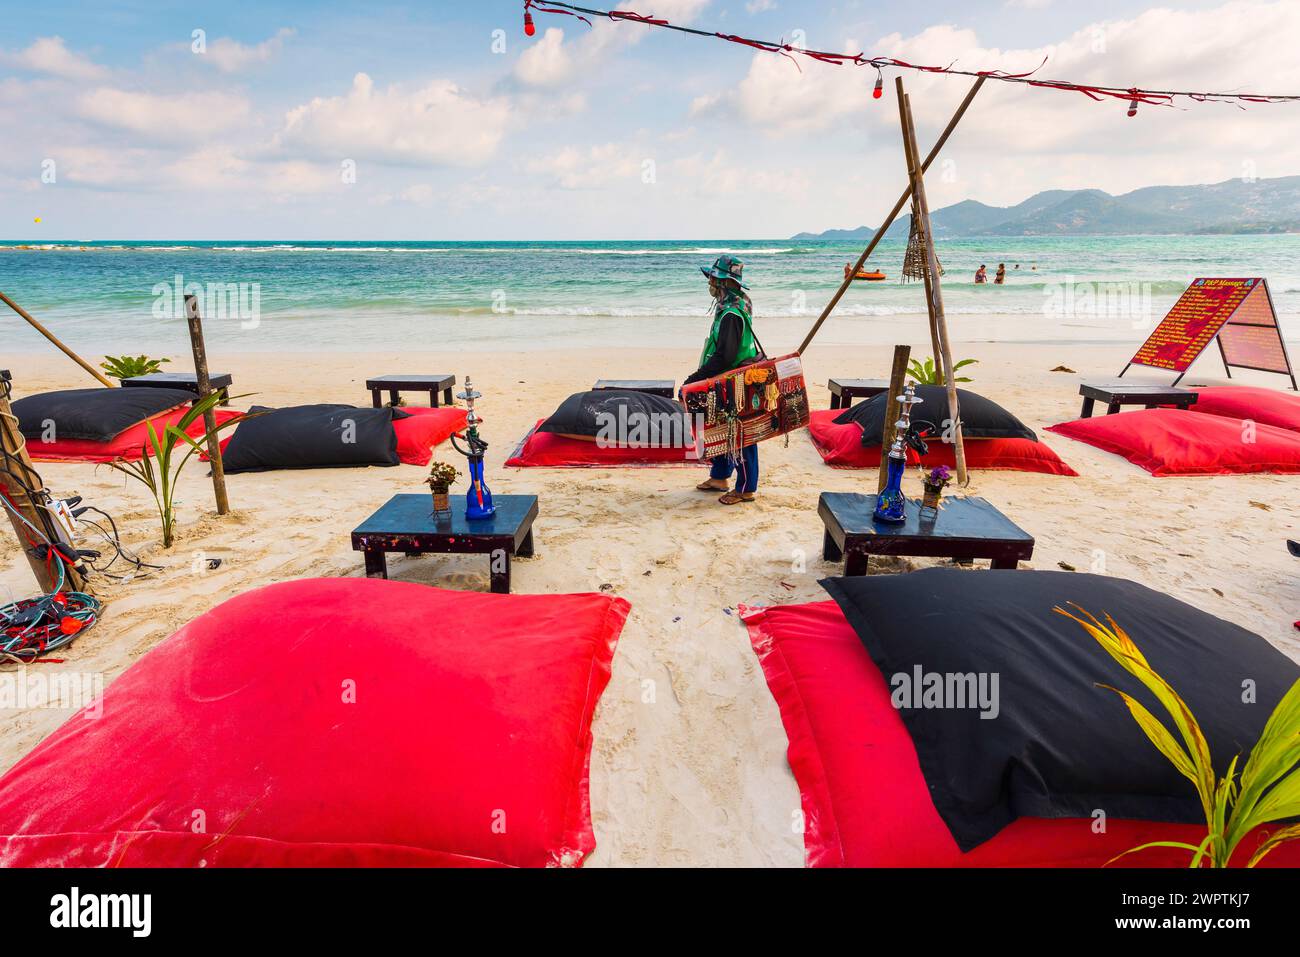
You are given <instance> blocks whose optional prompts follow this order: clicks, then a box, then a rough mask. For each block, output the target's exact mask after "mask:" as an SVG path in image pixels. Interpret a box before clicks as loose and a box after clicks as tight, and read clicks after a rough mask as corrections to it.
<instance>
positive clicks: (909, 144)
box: [894, 76, 967, 485]
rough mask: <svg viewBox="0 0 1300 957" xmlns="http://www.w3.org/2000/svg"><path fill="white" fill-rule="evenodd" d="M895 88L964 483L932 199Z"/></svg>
mask: <svg viewBox="0 0 1300 957" xmlns="http://www.w3.org/2000/svg"><path fill="white" fill-rule="evenodd" d="M894 86H895V89H897V91H898V115H899V119H900V121H901V123H902V127H903V153H904V156H905V157H906V159H907V171H908V177H909V178H910V179H911V182H912V214H913V217H914V219H913V224H914V226H915V229H916V232H917V235H918V236H919V237H920V242H921V246H922V248H923V249H924V251H925V270H924V272H925V302H926V309H927V312H928V313H929V316H930V339H931V342H932V343H933V345H934V346H935V347H936V348H935V355H936V356H941V357H942V360H941V362H940V361H937V362H936V363H935V365H936V366H940V365H941V366H942V369H943V384H945V385H946V386H947V388H948V417H949V422H948V427H947V428H946V429H944V432H945V436H944V438H945V441H946V440H947V436H946V433H947V432H949V431H950V430H951V433H952V440H953V443H954V458H955V459H956V464H957V482H958V483H959V484H961V485H965V484H966V481H967V474H966V446H965V443H964V442H963V441H962V429H961V407H960V404H959V403H958V401H957V381H956V377H955V376H954V375H953V368H952V365H953V363H952V347H951V345H950V344H949V342H948V320H947V316H946V315H945V313H944V310H943V281H942V279H941V278H940V276H941V273H940V271H939V257H938V255H937V254H936V253H935V251H934V233H933V232H932V231H931V229H930V203H929V200H927V199H926V195H925V174H924V172H923V171H922V169H921V164H920V162H919V161H918V158H919V152H920V151H919V150H918V149H917V146H916V124H915V123H914V122H913V121H912V100H911V97H909V96H908V95H907V94H906V93H905V92H904V91H903V78H902V77H901V76H900V77H895V80H894Z"/></svg>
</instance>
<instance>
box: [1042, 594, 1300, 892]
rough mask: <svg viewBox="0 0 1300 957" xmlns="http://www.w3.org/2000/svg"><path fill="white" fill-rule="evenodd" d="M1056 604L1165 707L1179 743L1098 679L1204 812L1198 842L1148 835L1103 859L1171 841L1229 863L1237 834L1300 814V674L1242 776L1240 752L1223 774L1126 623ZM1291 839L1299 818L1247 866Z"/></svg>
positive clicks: (1215, 863)
mask: <svg viewBox="0 0 1300 957" xmlns="http://www.w3.org/2000/svg"><path fill="white" fill-rule="evenodd" d="M1075 607H1078V606H1075ZM1054 610H1055V611H1056V612H1057V613H1058V614H1061V615H1064V616H1065V617H1067V618H1071V619H1073V620H1074V621H1077V622H1078V623H1079V624H1080V625H1082V626H1083V627H1084V629H1085V630H1086V631H1087V632H1088V634H1090V635H1092V637H1093V638H1095V639H1096V640H1097V643H1098V644H1100V645H1101V646H1102V648H1104V649H1105V650H1106V652H1107V654H1109V655H1110V656H1111V657H1112V658H1114V659H1115V660H1116V661H1117V662H1119V664H1120V666H1121V667H1123V668H1124V670H1125V671H1127V672H1128V673H1129V674H1131V675H1133V676H1134V677H1135V678H1137V679H1138V680H1139V681H1141V682H1142V684H1143V685H1145V686H1146V687H1147V688H1148V689H1149V690H1150V691H1151V693H1152V694H1153V695H1155V697H1156V699H1157V700H1158V701H1159V702H1160V703H1161V704H1162V705H1163V706H1164V708H1165V710H1166V711H1167V712H1169V717H1170V718H1171V719H1172V720H1173V724H1174V727H1175V728H1176V729H1177V730H1178V734H1179V737H1181V738H1182V742H1181V743H1179V741H1178V740H1177V739H1176V738H1175V737H1174V735H1173V734H1172V733H1170V731H1169V729H1168V728H1167V727H1165V725H1164V723H1163V722H1161V721H1160V720H1159V719H1157V718H1156V717H1155V715H1153V714H1151V712H1150V711H1148V710H1147V709H1146V708H1145V707H1143V706H1142V705H1141V704H1140V703H1139V702H1137V701H1136V700H1134V699H1133V698H1132V697H1131V696H1130V695H1127V694H1125V693H1124V692H1122V691H1120V690H1118V689H1117V688H1111V687H1110V686H1109V685H1101V687H1103V688H1108V689H1109V690H1111V691H1114V692H1115V693H1116V694H1117V695H1119V696H1120V697H1121V698H1123V699H1124V704H1126V705H1127V706H1128V709H1129V713H1130V714H1132V715H1133V719H1134V720H1135V721H1137V723H1138V726H1139V727H1140V728H1141V729H1142V730H1143V732H1145V733H1146V736H1147V737H1148V738H1149V739H1150V740H1151V743H1152V744H1154V745H1155V746H1156V748H1157V749H1158V750H1159V751H1160V753H1161V754H1163V755H1164V756H1165V757H1166V758H1168V759H1169V762H1170V763H1171V764H1173V766H1174V767H1175V768H1177V769H1178V771H1179V772H1180V773H1181V774H1183V775H1184V776H1185V777H1187V778H1188V779H1189V780H1191V782H1192V783H1193V784H1194V785H1195V786H1196V793H1197V795H1198V796H1199V797H1200V799H1201V808H1202V810H1204V812H1205V825H1206V835H1205V840H1203V841H1201V843H1200V844H1199V845H1198V844H1185V843H1182V842H1180V841H1152V842H1151V843H1149V844H1142V845H1140V846H1138V847H1134V848H1131V849H1129V850H1127V851H1125V852H1124V853H1123V854H1120V855H1119V856H1118V857H1116V858H1113V859H1112V861H1109V862H1107V863H1113V861H1116V860H1119V858H1120V857H1124V856H1125V855H1127V854H1133V853H1136V852H1137V851H1142V850H1146V849H1147V848H1151V847H1177V848H1181V849H1183V850H1186V851H1190V852H1191V855H1192V860H1191V865H1190V866H1191V867H1201V866H1202V865H1203V863H1205V862H1208V863H1209V865H1210V866H1211V867H1227V866H1228V862H1229V861H1230V860H1232V855H1233V853H1234V852H1235V851H1236V850H1237V846H1238V845H1239V844H1240V843H1241V841H1242V839H1243V838H1244V837H1245V836H1246V835H1247V834H1249V833H1250V832H1251V831H1252V830H1254V829H1255V828H1256V827H1259V826H1260V825H1261V824H1268V823H1271V822H1273V821H1283V820H1286V819H1287V818H1294V817H1297V816H1300V767H1297V761H1300V681H1296V683H1295V684H1293V685H1292V686H1291V688H1290V690H1288V691H1287V693H1286V694H1285V695H1283V696H1282V700H1281V701H1279V702H1278V704H1277V707H1276V708H1274V709H1273V713H1272V714H1271V715H1270V716H1269V719H1268V722H1267V723H1266V724H1265V725H1264V730H1263V732H1262V733H1261V734H1260V736H1259V740H1258V741H1256V742H1255V746H1254V747H1253V748H1252V749H1251V751H1250V757H1249V759H1247V761H1246V765H1245V767H1244V768H1242V770H1241V774H1240V777H1238V775H1237V761H1238V759H1239V758H1240V757H1241V755H1236V756H1235V757H1234V758H1233V759H1232V763H1231V764H1229V765H1228V773H1227V774H1226V775H1224V776H1223V777H1222V778H1220V777H1218V776H1217V774H1216V772H1215V770H1214V765H1213V763H1211V760H1210V746H1209V744H1208V743H1207V742H1206V740H1205V735H1204V734H1202V733H1201V728H1200V725H1198V724H1197V723H1196V718H1195V716H1193V714H1192V712H1191V710H1190V709H1189V708H1188V707H1187V703H1186V702H1185V701H1183V699H1182V698H1181V697H1180V696H1179V695H1178V692H1176V691H1175V690H1174V689H1173V688H1172V687H1171V686H1170V685H1169V683H1168V682H1167V681H1165V680H1164V679H1163V678H1162V677H1160V675H1158V674H1157V673H1156V672H1155V671H1154V670H1153V669H1152V667H1151V666H1150V665H1149V664H1147V660H1146V658H1144V657H1143V656H1142V652H1141V651H1139V650H1138V647H1137V645H1135V644H1134V643H1133V640H1132V639H1131V638H1129V636H1128V635H1127V634H1125V633H1124V629H1122V628H1120V627H1119V625H1117V624H1115V621H1114V619H1112V618H1111V617H1110V616H1109V615H1107V616H1106V622H1107V624H1104V625H1103V624H1102V623H1101V622H1100V621H1098V620H1097V619H1096V618H1094V617H1093V616H1092V615H1091V614H1089V613H1088V612H1087V611H1084V610H1083V609H1082V608H1080V609H1079V611H1080V612H1081V613H1082V614H1083V615H1085V616H1087V618H1088V620H1087V621H1085V620H1084V619H1083V618H1080V617H1078V616H1076V615H1073V614H1071V613H1070V612H1068V611H1066V610H1065V609H1064V608H1059V607H1058V608H1056V609H1054ZM1297 839H1300V824H1291V825H1289V826H1287V827H1282V828H1279V829H1278V830H1276V831H1274V832H1273V833H1272V834H1271V835H1269V837H1268V838H1267V839H1266V840H1265V841H1264V842H1263V843H1262V844H1260V846H1259V847H1258V848H1256V849H1255V852H1254V854H1252V855H1251V857H1250V860H1249V861H1248V862H1247V864H1246V866H1247V867H1254V866H1255V865H1256V864H1258V863H1259V862H1260V861H1261V860H1262V859H1263V858H1264V856H1265V855H1266V854H1268V853H1269V852H1270V851H1272V850H1274V849H1275V848H1277V847H1278V846H1280V845H1282V844H1285V843H1286V842H1288V841H1294V840H1297Z"/></svg>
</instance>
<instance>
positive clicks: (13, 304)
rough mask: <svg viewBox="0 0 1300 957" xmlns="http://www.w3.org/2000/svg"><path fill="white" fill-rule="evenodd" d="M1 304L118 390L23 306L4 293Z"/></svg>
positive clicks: (106, 383)
mask: <svg viewBox="0 0 1300 957" xmlns="http://www.w3.org/2000/svg"><path fill="white" fill-rule="evenodd" d="M0 302H3V303H4V304H5V305H6V306H8V307H9V308H10V309H12V310H13V311H14V312H16V313H18V315H20V316H22V317H23V318H24V319H26V320H27V321H28V322H29V323H30V324H31V326H32V328H33V329H35V330H36V331H37V332H39V333H40V334H41V335H43V336H44V337H45V338H46V339H49V340H50V342H52V343H54V345H55V346H57V347H58V349H59V351H60V352H62V353H63V354H64V355H65V356H67V357H68V358H69V359H71V360H72V361H73V362H75V363H76V364H77V365H79V366H81V368H83V369H85V370H86V371H87V372H89V373H90V374H91V375H93V376H94V377H95V378H96V379H98V380H99V381H100V382H101V383H103V384H104V385H106V386H108V387H109V388H110V389H115V388H117V383H115V382H113V381H111V380H110V379H108V378H107V377H106V376H105V375H104V374H103V373H102V372H100V371H99V370H98V369H96V368H95V367H94V366H92V365H91V364H90V363H89V362H87V361H86V360H85V359H83V358H81V356H79V355H77V354H76V353H75V352H73V351H72V350H71V349H69V348H68V347H67V346H65V345H64V344H63V343H62V342H60V341H59V339H58V337H57V336H55V335H54V333H52V332H50V330H48V329H46V328H45V327H44V326H43V325H41V324H40V323H39V322H37V321H36V320H35V319H33V318H32V317H31V315H30V314H29V313H28V312H27V310H25V309H24V308H23V307H22V306H20V305H18V303H16V302H14V301H13V300H12V299H10V298H9V297H8V296H6V295H5V294H4V293H3V292H0Z"/></svg>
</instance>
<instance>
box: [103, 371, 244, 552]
mask: <svg viewBox="0 0 1300 957" xmlns="http://www.w3.org/2000/svg"><path fill="white" fill-rule="evenodd" d="M222 399H223V396H222V395H221V394H220V393H219V392H210V393H209V394H208V395H206V396H204V397H203V398H201V399H199V400H197V401H196V402H194V404H193V405H191V406H190V408H189V410H188V411H186V413H185V414H184V415H183V416H181V418H180V420H179V421H177V422H176V423H175V424H173V425H169V426H167V427H166V428H165V429H163V431H162V434H161V435H159V433H158V431H157V430H156V429H155V428H154V425H153V422H152V421H147V422H146V423H145V424H146V425H147V426H148V429H149V443H148V444H147V445H146V446H145V447H144V455H143V456H141V458H140V461H138V462H128V461H126V460H125V459H118V460H117V461H114V462H110V463H109V465H111V466H112V467H113V468H115V469H117V470H118V471H119V472H122V473H123V474H125V475H129V476H131V477H132V478H134V479H136V480H137V481H139V482H140V483H142V484H143V485H144V486H145V488H147V489H149V491H150V493H152V495H153V499H154V503H155V504H156V505H157V507H158V517H159V519H160V520H161V522H162V544H163V548H171V547H172V543H173V542H174V541H175V532H176V508H175V505H174V496H175V494H176V483H177V482H178V481H179V480H180V476H181V471H182V470H183V469H184V468H185V465H186V463H188V462H189V460H190V459H191V458H192V457H193V456H194V454H195V453H201V452H203V451H204V450H205V446H206V444H207V442H208V439H210V438H214V437H215V436H216V435H217V433H218V432H221V431H222V430H224V429H228V428H230V427H232V426H234V425H238V424H239V423H240V422H242V421H243V420H244V419H247V418H249V416H248V415H238V416H235V417H233V418H230V419H227V420H226V421H225V422H218V423H217V425H216V426H215V427H214V428H212V429H210V430H207V431H205V432H204V433H203V434H202V435H201V436H199V437H198V438H197V439H195V438H193V437H192V436H190V435H189V434H188V433H187V431H186V430H187V429H189V427H190V426H191V425H193V424H194V423H195V422H196V421H197V420H198V419H200V418H202V417H203V416H204V415H205V414H207V412H208V411H209V410H211V409H214V408H216V406H217V405H219V404H220V403H221V401H222ZM182 445H183V446H185V448H184V449H182V448H181V447H182ZM179 452H183V454H181V455H180V457H179V458H177V455H178V453H179Z"/></svg>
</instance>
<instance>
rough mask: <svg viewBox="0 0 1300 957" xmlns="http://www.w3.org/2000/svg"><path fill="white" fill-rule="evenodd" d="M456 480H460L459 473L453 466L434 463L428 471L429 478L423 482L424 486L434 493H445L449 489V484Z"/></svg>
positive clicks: (444, 463)
mask: <svg viewBox="0 0 1300 957" xmlns="http://www.w3.org/2000/svg"><path fill="white" fill-rule="evenodd" d="M458 478H460V472H458V471H456V467H455V466H454V465H449V464H448V463H446V462H434V463H433V466H432V467H431V468H430V469H429V477H428V478H427V479H425V480H424V484H425V485H427V486H429V487H430V488H431V489H433V490H434V491H435V492H445V491H447V489H449V488H451V484H452V483H453V482H455V481H456V479H458Z"/></svg>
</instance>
